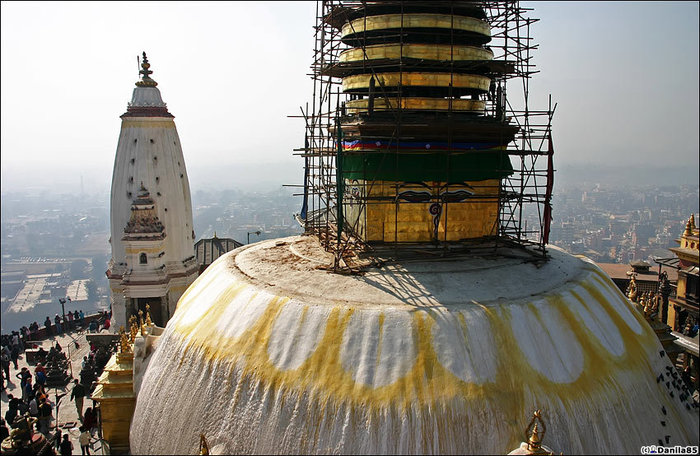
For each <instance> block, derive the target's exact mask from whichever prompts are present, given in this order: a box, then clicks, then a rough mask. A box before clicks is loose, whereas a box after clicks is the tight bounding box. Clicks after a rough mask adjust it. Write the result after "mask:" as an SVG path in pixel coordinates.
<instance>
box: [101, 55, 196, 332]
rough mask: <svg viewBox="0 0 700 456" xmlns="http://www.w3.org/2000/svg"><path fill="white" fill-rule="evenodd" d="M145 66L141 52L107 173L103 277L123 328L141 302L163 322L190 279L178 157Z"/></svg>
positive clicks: (186, 197)
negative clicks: (108, 254) (107, 255)
mask: <svg viewBox="0 0 700 456" xmlns="http://www.w3.org/2000/svg"><path fill="white" fill-rule="evenodd" d="M150 66H151V65H150V64H149V63H148V60H147V58H146V53H145V52H144V53H143V63H142V64H141V67H142V70H141V71H140V73H141V75H142V79H141V80H140V81H138V82H137V83H136V88H135V89H134V93H133V96H132V98H131V103H129V104H128V107H127V110H126V113H125V114H123V115H122V116H121V119H122V127H121V132H120V133H119V144H118V145H117V154H116V157H115V160H114V172H113V174H112V195H111V207H110V229H111V239H110V243H111V244H112V259H111V261H110V264H109V270H108V271H107V277H108V278H109V282H110V288H111V304H112V312H113V319H114V322H115V323H116V324H117V325H125V326H126V322H127V321H128V319H129V317H130V316H131V315H137V314H138V311H139V310H144V311H145V307H146V305H147V304H148V305H150V310H151V317H152V319H153V321H154V323H156V324H158V325H159V326H165V323H166V322H167V321H168V320H169V319H170V317H171V316H172V315H173V313H174V312H175V306H176V304H177V301H178V300H179V299H180V296H181V295H182V293H183V292H184V291H185V289H187V287H188V286H189V285H190V284H191V283H192V282H193V281H194V280H195V279H196V278H197V264H196V261H195V257H194V229H193V225H192V202H191V198H190V186H189V182H188V179H187V171H186V170H185V160H184V157H183V155H182V148H181V147H180V138H179V137H178V134H177V130H176V128H175V122H174V121H173V118H174V117H173V115H172V114H170V113H169V112H168V109H167V107H166V105H165V103H163V100H162V99H161V96H160V91H159V90H158V88H157V87H156V86H157V85H158V84H157V83H156V82H155V81H154V80H153V79H151V78H150V75H151V73H153V72H152V71H151V70H150V69H149V68H150ZM115 327H116V326H115Z"/></svg>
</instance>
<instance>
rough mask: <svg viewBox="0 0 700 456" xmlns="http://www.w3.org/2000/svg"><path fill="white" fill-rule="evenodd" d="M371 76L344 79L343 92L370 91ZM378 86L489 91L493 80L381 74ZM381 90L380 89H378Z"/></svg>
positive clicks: (377, 81) (455, 75) (450, 75)
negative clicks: (450, 86)
mask: <svg viewBox="0 0 700 456" xmlns="http://www.w3.org/2000/svg"><path fill="white" fill-rule="evenodd" d="M371 78H372V75H371V74H357V75H354V76H348V77H345V78H343V90H344V91H346V90H353V89H368V88H369V82H370V79H371ZM376 78H377V80H376V83H377V84H376V86H377V87H380V86H381V85H385V86H389V87H397V86H398V85H399V83H400V84H401V85H403V86H418V87H449V85H450V84H452V86H453V87H456V88H464V89H478V90H483V91H484V92H486V91H488V89H489V85H490V84H491V79H489V78H488V77H486V76H478V75H473V74H450V73H417V72H416V73H403V74H401V73H379V74H377V75H376ZM377 90H379V89H377Z"/></svg>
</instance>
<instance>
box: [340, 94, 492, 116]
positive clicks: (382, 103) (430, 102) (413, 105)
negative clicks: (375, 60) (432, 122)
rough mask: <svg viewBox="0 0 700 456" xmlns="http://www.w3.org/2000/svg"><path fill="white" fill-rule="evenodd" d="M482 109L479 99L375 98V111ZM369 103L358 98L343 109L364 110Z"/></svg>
mask: <svg viewBox="0 0 700 456" xmlns="http://www.w3.org/2000/svg"><path fill="white" fill-rule="evenodd" d="M450 101H451V102H452V103H451V108H452V110H453V111H483V110H484V107H485V104H484V102H483V101H481V100H462V99H453V100H448V99H445V98H428V97H411V98H401V99H400V100H399V99H398V98H375V99H374V110H375V111H391V110H394V109H397V108H398V107H400V108H401V109H413V110H427V111H449V110H450ZM368 104H369V99H368V98H363V99H360V100H350V101H347V102H346V103H345V109H346V110H347V112H348V113H349V114H354V113H358V112H366V111H367V106H368Z"/></svg>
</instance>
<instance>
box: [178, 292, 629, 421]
mask: <svg viewBox="0 0 700 456" xmlns="http://www.w3.org/2000/svg"><path fill="white" fill-rule="evenodd" d="M240 286H241V284H240V283H239V284H237V286H236V287H234V288H238V287H240ZM551 300H552V302H551V303H552V304H553V305H554V306H555V307H556V308H557V309H559V310H560V312H562V314H564V316H565V317H564V318H565V319H568V320H569V324H570V326H571V327H572V333H573V334H576V335H577V340H578V341H579V342H581V341H583V340H584V339H586V340H587V339H594V338H591V337H590V336H591V334H590V333H589V331H588V330H587V329H586V328H585V327H584V326H582V325H579V324H574V323H576V319H575V317H574V316H573V315H572V314H571V312H570V311H568V312H567V310H566V305H565V303H563V301H562V300H561V299H560V298H551ZM286 302H287V299H286V298H280V297H277V296H275V297H272V298H271V300H270V302H269V303H268V304H267V308H266V309H265V310H264V311H263V312H261V317H260V318H259V319H258V320H257V321H256V322H254V323H253V324H252V325H250V327H249V328H248V329H247V330H246V331H245V332H244V333H243V334H242V335H241V336H240V337H237V338H235V339H230V338H223V337H221V335H220V333H218V331H217V330H216V329H215V328H216V326H217V324H216V323H217V320H218V318H219V316H220V315H221V308H220V307H219V305H216V306H212V307H211V308H210V310H211V311H208V312H205V313H204V314H203V315H202V317H201V319H200V321H199V323H198V324H197V325H196V327H192V326H189V325H188V328H184V327H183V328H181V327H178V328H177V333H178V334H179V335H180V337H183V338H184V339H185V340H186V342H185V343H186V344H187V345H189V346H191V347H190V348H194V347H195V346H197V347H200V349H202V350H204V352H205V353H206V354H207V358H209V359H211V360H219V361H222V360H228V361H233V360H245V361H244V366H243V368H244V371H245V373H246V374H247V375H254V376H256V377H257V378H261V379H266V380H265V381H266V382H268V383H272V384H277V385H280V387H281V386H282V385H286V386H287V387H289V388H293V389H297V390H298V389H299V388H301V390H307V389H309V390H314V391H317V392H323V394H324V397H325V398H326V400H351V401H352V402H353V403H367V402H369V403H373V404H377V405H378V404H388V403H392V402H395V401H396V400H400V401H401V402H402V403H404V405H405V406H408V405H409V402H411V401H412V400H413V398H418V400H419V402H420V403H422V404H427V403H431V402H433V401H434V400H446V399H449V398H454V397H459V396H464V397H488V398H489V400H490V401H495V402H496V403H500V402H502V401H501V399H499V397H498V396H499V394H500V393H499V392H502V391H503V390H504V389H507V388H509V386H508V385H509V384H511V382H513V381H518V382H524V383H526V384H529V385H532V386H533V387H536V388H538V389H541V390H542V391H548V390H549V389H554V390H556V391H561V392H562V394H566V395H572V394H574V395H578V394H582V393H577V392H576V391H581V390H590V389H591V388H594V387H595V385H597V384H598V382H597V380H596V379H597V378H601V376H603V377H604V376H605V375H608V374H609V373H610V369H611V367H612V366H614V365H615V364H616V363H617V362H618V361H619V360H617V361H616V360H615V359H613V357H612V356H604V354H605V353H607V351H600V350H598V351H597V352H596V353H598V354H597V355H595V356H597V358H596V357H594V359H593V360H592V361H591V360H588V361H586V365H590V363H591V362H595V367H596V371H595V374H592V373H591V372H588V375H582V376H580V377H579V378H577V379H575V380H574V381H573V382H571V383H569V384H558V383H556V382H551V381H549V379H547V377H546V376H544V375H542V374H541V373H538V372H536V371H534V370H533V368H532V367H531V366H529V364H528V363H527V362H526V361H524V360H525V359H526V358H525V357H524V356H515V357H514V356H513V353H520V349H519V348H518V342H517V340H516V338H515V336H514V335H513V333H512V332H511V331H495V333H494V335H495V337H496V342H495V345H496V347H497V348H498V355H497V358H498V359H499V367H498V374H497V375H496V381H495V382H488V383H485V384H483V385H476V384H473V383H466V382H463V381H461V380H459V379H458V378H457V377H456V376H455V375H453V374H452V373H450V372H449V371H448V370H447V369H446V368H444V366H442V365H441V364H440V363H439V362H438V358H437V355H436V352H435V350H434V347H433V342H432V332H431V330H432V326H433V324H434V315H432V314H431V313H430V312H426V311H419V312H415V313H414V316H413V325H412V327H413V331H414V335H413V337H414V338H415V340H416V341H417V352H416V360H415V364H414V365H413V366H412V368H411V369H410V370H409V371H408V373H407V374H406V375H404V376H403V377H401V378H399V379H398V380H397V381H395V382H393V383H392V384H389V385H386V386H382V387H378V388H372V387H369V386H366V385H362V384H358V383H357V382H355V381H354V380H353V379H352V373H351V372H348V371H346V370H345V369H344V368H343V367H342V366H343V363H342V362H341V359H340V346H341V344H342V340H343V338H344V332H345V331H346V329H347V325H348V323H349V321H350V317H351V316H352V315H353V314H354V313H355V312H358V311H357V310H355V309H353V308H349V309H348V308H338V307H336V308H334V309H333V310H332V311H331V314H330V316H329V317H328V319H327V324H326V327H325V330H324V334H323V336H322V338H321V341H320V342H319V343H318V345H317V349H316V350H315V351H314V352H313V353H312V354H311V355H310V356H309V357H308V359H306V361H304V362H303V363H302V364H301V365H300V366H299V368H297V369H293V370H288V371H281V370H280V369H278V368H276V367H275V365H274V363H273V362H272V360H271V359H270V357H269V354H268V351H267V346H268V343H269V340H270V337H271V334H272V328H273V326H274V322H275V319H276V318H277V316H278V315H279V312H280V311H281V309H282V307H283V306H284V305H285V303H286ZM220 303H221V301H220ZM217 307H218V310H217V311H213V309H214V308H217ZM503 311H504V310H503V309H501V311H500V312H499V313H500V315H499V316H498V317H496V318H495V321H494V323H493V325H494V326H493V327H503V317H504V315H505V316H506V319H509V318H510V317H508V316H507V315H508V314H509V313H510V312H508V311H507V310H505V314H504V313H503ZM360 312H363V311H360ZM487 315H491V316H493V314H492V313H491V312H488V313H487ZM567 315H568V316H567ZM611 316H612V317H613V318H615V315H611ZM492 318H493V317H492ZM617 319H618V320H619V321H618V323H617V324H621V323H623V322H622V321H621V319H620V318H619V317H617ZM623 326H626V325H624V324H623ZM543 327H544V326H543ZM623 329H624V327H623ZM183 330H184V331H183ZM623 337H624V338H625V339H629V338H630V337H631V338H632V339H634V337H635V336H633V335H632V334H631V331H630V329H629V328H627V329H626V334H624V336H623ZM585 343H586V344H590V343H591V342H585ZM513 350H515V352H513ZM584 351H585V352H586V355H585V356H586V357H590V356H592V355H591V354H590V353H588V350H584ZM627 353H629V351H627ZM514 358H516V359H519V360H520V361H519V362H521V363H522V366H513V359H514ZM506 359H507V360H508V361H507V362H506V361H504V360H506ZM511 370H513V371H515V372H518V378H517V379H515V378H512V374H511V373H510V372H512V371H511ZM535 385H536V386H535ZM586 385H588V386H586ZM512 401H513V398H510V399H508V400H507V401H506V403H505V404H503V407H504V410H505V409H507V410H512V407H513V406H514V404H513V402H512Z"/></svg>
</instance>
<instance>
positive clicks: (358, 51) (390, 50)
mask: <svg viewBox="0 0 700 456" xmlns="http://www.w3.org/2000/svg"><path fill="white" fill-rule="evenodd" d="M402 57H405V58H411V59H422V60H437V61H448V62H449V61H455V62H457V61H471V60H493V51H491V50H490V49H485V48H480V47H476V46H459V45H455V46H450V45H449V44H416V43H405V44H403V45H401V44H394V43H391V44H377V45H372V46H365V47H364V48H352V49H347V50H345V51H343V52H341V53H340V57H339V61H340V62H341V63H343V62H362V61H364V60H377V59H400V58H402Z"/></svg>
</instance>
